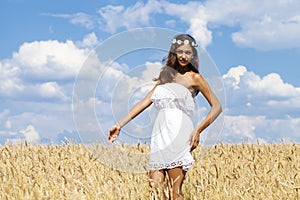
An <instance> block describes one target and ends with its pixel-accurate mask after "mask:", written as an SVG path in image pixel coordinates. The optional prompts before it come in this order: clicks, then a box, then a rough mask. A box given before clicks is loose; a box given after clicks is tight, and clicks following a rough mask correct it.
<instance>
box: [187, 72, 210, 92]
mask: <svg viewBox="0 0 300 200" xmlns="http://www.w3.org/2000/svg"><path fill="white" fill-rule="evenodd" d="M190 76H191V79H192V85H193V86H194V87H196V88H197V89H198V90H201V87H202V86H204V85H206V84H207V83H206V80H205V79H204V77H203V76H202V75H201V74H199V73H195V72H190Z"/></svg>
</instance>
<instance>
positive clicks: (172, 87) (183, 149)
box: [149, 83, 195, 171]
mask: <svg viewBox="0 0 300 200" xmlns="http://www.w3.org/2000/svg"><path fill="white" fill-rule="evenodd" d="M151 100H152V102H153V104H154V107H155V108H157V109H158V110H159V112H158V115H157V118H156V121H155V123H154V127H153V130H152V135H151V150H150V162H149V164H150V166H149V168H150V170H159V169H172V168H175V167H180V166H181V167H182V169H183V170H185V171H187V170H188V169H189V167H190V166H191V165H192V164H193V163H194V159H193V157H192V154H191V152H190V142H189V136H190V135H191V133H192V132H193V130H194V126H193V122H192V119H191V117H192V115H193V112H194V109H195V102H194V99H193V97H192V94H191V92H190V91H189V90H188V89H187V88H186V87H185V86H183V85H181V84H179V83H166V84H162V85H158V86H157V87H156V88H155V91H154V92H153V94H152V96H151Z"/></svg>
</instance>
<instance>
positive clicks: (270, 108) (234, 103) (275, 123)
mask: <svg viewBox="0 0 300 200" xmlns="http://www.w3.org/2000/svg"><path fill="white" fill-rule="evenodd" d="M223 80H224V83H225V88H226V95H227V107H226V116H225V126H224V129H223V139H224V140H227V141H230V140H232V141H239V140H240V139H241V138H244V139H245V140H248V139H249V140H250V141H252V142H256V139H258V138H259V139H260V140H262V141H268V142H271V141H272V142H279V141H280V140H281V139H286V140H291V141H297V140H299V136H298V134H299V133H298V130H299V127H300V120H299V119H300V112H297V110H300V103H299V102H300V101H299V100H300V89H299V88H297V87H295V86H293V85H291V84H288V83H285V82H284V81H283V80H282V79H281V77H280V76H279V75H278V74H276V73H270V74H268V75H266V76H264V77H260V76H259V75H257V74H255V73H254V72H250V71H248V70H247V68H246V67H244V66H237V67H233V68H231V69H230V70H229V71H228V72H227V74H224V75H223Z"/></svg>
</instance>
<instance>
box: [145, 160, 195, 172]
mask: <svg viewBox="0 0 300 200" xmlns="http://www.w3.org/2000/svg"><path fill="white" fill-rule="evenodd" d="M193 163H194V160H192V161H182V160H179V161H176V162H172V163H164V164H163V163H161V164H158V163H153V164H150V167H149V169H150V170H161V169H173V168H176V167H182V169H183V170H184V171H188V169H189V168H190V167H191V166H192V165H193Z"/></svg>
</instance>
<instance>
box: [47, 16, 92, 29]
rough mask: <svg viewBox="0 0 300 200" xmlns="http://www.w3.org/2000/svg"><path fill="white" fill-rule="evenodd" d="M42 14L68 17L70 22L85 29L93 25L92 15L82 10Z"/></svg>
mask: <svg viewBox="0 0 300 200" xmlns="http://www.w3.org/2000/svg"><path fill="white" fill-rule="evenodd" d="M42 15H45V16H50V17H58V18H64V19H68V20H69V21H70V22H71V23H72V24H75V25H80V26H83V27H85V28H87V29H93V28H94V27H95V19H93V16H91V15H88V14H86V13H82V12H79V13H75V14H51V13H42ZM51 29H52V28H51Z"/></svg>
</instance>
